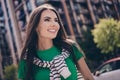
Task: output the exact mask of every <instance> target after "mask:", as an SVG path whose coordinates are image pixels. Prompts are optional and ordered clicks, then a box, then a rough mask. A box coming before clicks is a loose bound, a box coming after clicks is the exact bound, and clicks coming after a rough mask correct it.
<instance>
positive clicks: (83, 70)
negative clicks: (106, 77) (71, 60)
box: [78, 57, 94, 80]
mask: <svg viewBox="0 0 120 80" xmlns="http://www.w3.org/2000/svg"><path fill="white" fill-rule="evenodd" d="M78 65H79V69H80V72H81V73H82V75H83V77H84V79H85V80H94V78H93V76H92V74H91V72H90V70H89V68H88V66H87V64H86V62H85V60H84V57H82V58H81V59H80V60H78Z"/></svg>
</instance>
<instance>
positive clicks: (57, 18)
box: [44, 16, 58, 19]
mask: <svg viewBox="0 0 120 80" xmlns="http://www.w3.org/2000/svg"><path fill="white" fill-rule="evenodd" d="M46 18H47V19H51V17H49V16H45V17H44V19H46ZM55 19H58V18H55Z"/></svg>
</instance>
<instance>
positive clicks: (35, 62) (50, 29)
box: [18, 4, 94, 80]
mask: <svg viewBox="0 0 120 80" xmlns="http://www.w3.org/2000/svg"><path fill="white" fill-rule="evenodd" d="M26 36H27V37H26V41H25V44H24V46H23V49H22V55H21V60H20V62H19V68H18V79H19V80H81V77H82V76H81V74H82V75H83V77H84V80H94V79H93V77H92V75H91V72H90V70H89V69H88V67H87V65H86V63H85V60H84V57H83V55H82V53H81V52H80V51H79V49H78V48H77V47H76V46H75V45H74V44H72V43H71V42H70V41H68V40H67V38H66V35H65V32H64V27H63V24H62V22H61V19H60V16H59V14H58V12H57V11H56V10H55V8H54V7H52V6H51V5H49V4H44V5H41V6H39V7H37V8H36V9H35V10H34V11H33V12H32V13H31V16H30V19H29V22H28V23H27V34H26ZM80 73H81V74H80Z"/></svg>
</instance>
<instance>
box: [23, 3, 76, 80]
mask: <svg viewBox="0 0 120 80" xmlns="http://www.w3.org/2000/svg"><path fill="white" fill-rule="evenodd" d="M44 10H52V11H53V12H55V14H56V15H57V17H58V23H59V25H60V29H59V31H58V34H57V36H56V38H54V39H53V44H54V45H55V46H56V47H57V48H58V49H62V48H66V49H67V50H68V51H70V52H71V53H73V52H72V50H71V45H70V44H69V43H67V42H66V33H65V30H64V26H63V24H62V21H61V19H60V15H59V14H58V12H57V11H56V9H55V8H54V7H53V6H51V5H50V4H43V5H41V6H39V7H37V8H35V9H34V10H33V11H32V13H31V15H30V18H29V21H28V23H27V26H26V40H25V43H24V46H23V49H22V54H21V59H24V58H25V56H27V57H26V63H27V70H26V76H25V80H33V79H32V76H33V74H32V73H33V72H32V65H33V64H32V61H33V57H34V56H37V55H36V51H37V44H38V35H37V32H36V28H37V27H38V24H39V21H40V19H41V14H42V12H43V11H44ZM73 56H74V55H73ZM73 58H74V59H75V56H74V57H73ZM75 63H77V62H76V61H75Z"/></svg>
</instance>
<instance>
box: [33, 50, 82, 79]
mask: <svg viewBox="0 0 120 80" xmlns="http://www.w3.org/2000/svg"><path fill="white" fill-rule="evenodd" d="M69 55H70V54H69V52H68V51H67V50H65V49H62V53H61V54H60V55H57V56H56V57H55V58H54V59H53V60H52V61H42V60H40V59H39V58H36V57H34V60H33V64H35V65H37V66H39V67H43V68H49V69H50V80H61V78H60V75H61V76H63V78H64V79H66V78H68V77H69V76H70V75H71V72H70V71H69V69H68V67H67V64H66V62H65V59H66V58H67V57H69ZM76 69H77V68H76ZM77 76H78V77H77V80H83V77H82V75H81V73H79V71H78V70H77Z"/></svg>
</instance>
